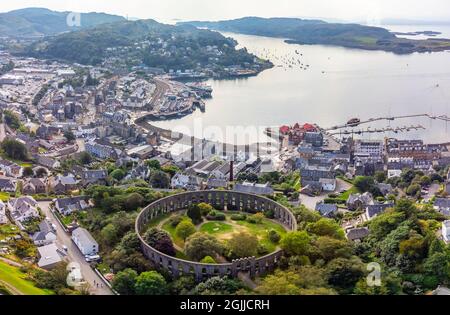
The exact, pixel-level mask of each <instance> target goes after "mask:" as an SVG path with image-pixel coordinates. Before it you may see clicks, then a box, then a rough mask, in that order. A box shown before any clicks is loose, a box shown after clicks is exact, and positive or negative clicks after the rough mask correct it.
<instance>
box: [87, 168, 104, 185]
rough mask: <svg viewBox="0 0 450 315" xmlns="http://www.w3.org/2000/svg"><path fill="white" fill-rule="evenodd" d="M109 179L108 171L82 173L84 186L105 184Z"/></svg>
mask: <svg viewBox="0 0 450 315" xmlns="http://www.w3.org/2000/svg"><path fill="white" fill-rule="evenodd" d="M107 177H108V171H107V170H85V171H83V172H82V173H81V180H82V182H83V185H88V184H105V183H106V178H107Z"/></svg>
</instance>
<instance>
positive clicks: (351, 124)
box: [347, 118, 361, 126]
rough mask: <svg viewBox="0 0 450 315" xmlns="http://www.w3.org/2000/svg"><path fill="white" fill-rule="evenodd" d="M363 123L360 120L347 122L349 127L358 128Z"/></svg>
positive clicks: (354, 119) (355, 119)
mask: <svg viewBox="0 0 450 315" xmlns="http://www.w3.org/2000/svg"><path fill="white" fill-rule="evenodd" d="M360 123H361V119H359V118H352V119H350V120H349V121H348V122H347V125H349V126H358V125H359V124H360Z"/></svg>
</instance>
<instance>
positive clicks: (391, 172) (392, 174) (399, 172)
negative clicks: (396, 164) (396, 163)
mask: <svg viewBox="0 0 450 315" xmlns="http://www.w3.org/2000/svg"><path fill="white" fill-rule="evenodd" d="M401 175H402V170H388V178H394V177H400V176H401Z"/></svg>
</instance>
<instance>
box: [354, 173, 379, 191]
mask: <svg viewBox="0 0 450 315" xmlns="http://www.w3.org/2000/svg"><path fill="white" fill-rule="evenodd" d="M374 186H375V181H374V179H373V178H372V177H369V176H358V177H356V179H355V187H356V188H358V190H359V191H360V192H362V193H365V192H368V191H371V190H372V188H373V187H374Z"/></svg>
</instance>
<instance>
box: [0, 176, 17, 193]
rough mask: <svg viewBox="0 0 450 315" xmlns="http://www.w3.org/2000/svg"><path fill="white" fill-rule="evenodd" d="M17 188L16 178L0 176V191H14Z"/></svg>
mask: <svg viewBox="0 0 450 315" xmlns="http://www.w3.org/2000/svg"><path fill="white" fill-rule="evenodd" d="M16 188H17V182H16V180H14V179H12V178H0V191H3V192H8V193H14V192H15V191H16Z"/></svg>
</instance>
